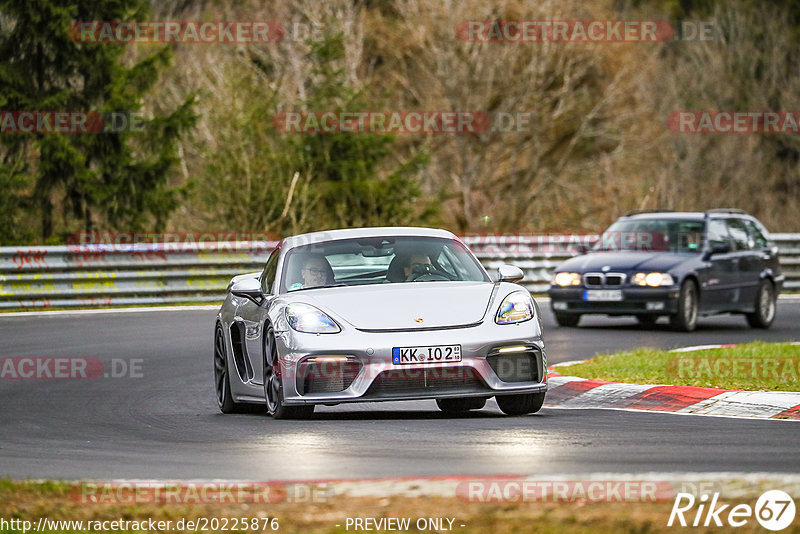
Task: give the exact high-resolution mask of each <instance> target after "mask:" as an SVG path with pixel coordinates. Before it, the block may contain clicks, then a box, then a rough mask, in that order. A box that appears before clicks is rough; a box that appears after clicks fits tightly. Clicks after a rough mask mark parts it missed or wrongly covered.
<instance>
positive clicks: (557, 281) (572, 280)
mask: <svg viewBox="0 0 800 534" xmlns="http://www.w3.org/2000/svg"><path fill="white" fill-rule="evenodd" d="M550 283H551V284H552V285H554V286H560V287H567V286H579V285H581V275H580V274H579V273H556V274H555V276H553V279H552V280H551V281H550Z"/></svg>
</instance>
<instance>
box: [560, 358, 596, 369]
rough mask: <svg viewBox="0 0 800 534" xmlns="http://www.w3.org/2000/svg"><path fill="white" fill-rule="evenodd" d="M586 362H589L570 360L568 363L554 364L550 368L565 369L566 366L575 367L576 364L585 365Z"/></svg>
mask: <svg viewBox="0 0 800 534" xmlns="http://www.w3.org/2000/svg"><path fill="white" fill-rule="evenodd" d="M589 359H591V358H589ZM588 361H589V360H570V361H568V362H561V363H554V364H553V365H551V366H550V367H565V366H567V365H575V364H578V363H586V362H588Z"/></svg>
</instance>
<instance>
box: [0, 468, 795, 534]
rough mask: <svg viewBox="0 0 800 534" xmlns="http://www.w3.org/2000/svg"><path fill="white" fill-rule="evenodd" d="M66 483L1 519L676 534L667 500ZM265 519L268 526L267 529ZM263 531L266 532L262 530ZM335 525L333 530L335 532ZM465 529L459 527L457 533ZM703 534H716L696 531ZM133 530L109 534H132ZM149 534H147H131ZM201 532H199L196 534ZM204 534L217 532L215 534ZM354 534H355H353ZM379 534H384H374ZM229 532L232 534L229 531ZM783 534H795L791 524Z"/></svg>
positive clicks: (29, 490) (283, 528)
mask: <svg viewBox="0 0 800 534" xmlns="http://www.w3.org/2000/svg"><path fill="white" fill-rule="evenodd" d="M73 488H74V486H72V484H71V483H64V482H24V481H23V482H15V481H8V480H0V518H2V519H3V520H5V521H9V520H11V519H19V520H27V521H31V522H32V523H33V525H34V527H33V528H34V529H35V525H36V524H37V522H38V520H39V518H40V517H46V518H47V519H48V520H49V521H54V520H68V521H83V522H84V523H83V524H82V528H81V529H76V528H74V527H73V528H65V529H64V530H53V529H49V530H47V531H49V532H81V533H83V534H86V533H87V532H98V531H99V530H97V529H93V528H92V525H91V524H87V522H89V521H92V522H95V521H115V520H120V519H124V520H128V521H143V520H144V521H146V520H150V519H152V520H154V521H161V520H164V521H167V520H169V521H172V525H176V523H177V522H178V521H180V520H181V519H183V520H184V524H185V521H187V520H198V519H200V518H205V520H206V521H209V524H212V523H211V522H210V520H211V519H212V518H217V519H219V520H225V519H227V520H228V521H231V520H232V519H233V518H242V519H244V518H249V519H252V518H259V519H260V520H261V521H260V522H259V523H258V524H259V526H258V527H257V528H256V529H237V530H236V532H241V533H245V532H251V533H252V532H272V531H273V529H272V528H271V527H270V525H271V523H270V522H269V520H270V519H272V518H276V519H277V522H278V523H277V524H278V526H279V528H278V529H277V530H275V531H277V532H288V533H304V534H314V533H321V534H339V533H345V532H348V531H349V532H353V531H354V530H355V529H354V528H353V527H352V526H351V527H350V529H349V530H348V529H347V528H346V520H347V518H348V517H350V518H364V517H371V518H410V520H411V522H412V525H413V524H414V523H416V521H417V520H418V519H419V518H445V517H446V518H452V519H454V521H453V523H452V532H458V533H461V534H479V533H480V534H485V533H488V532H491V533H493V534H511V533H522V532H543V533H549V532H552V533H567V534H569V533H612V532H613V533H619V532H621V533H627V532H630V533H634V532H636V533H641V532H648V533H650V532H652V533H659V532H674V531H675V528H676V527H674V526H673V527H667V526H666V524H667V521H668V518H669V516H670V510H671V508H672V504H673V503H672V499H668V500H665V501H658V502H603V503H585V502H526V503H519V502H503V503H474V502H465V501H464V500H462V499H457V498H454V497H433V496H427V497H405V496H393V497H351V496H346V495H344V496H336V497H332V498H330V499H329V500H327V502H280V503H276V504H269V505H267V504H235V505H233V504H205V505H176V504H169V505H165V504H144V505H132V504H125V505H117V504H103V505H98V504H81V503H80V502H76V498H75V495H74V491H73ZM737 502H742V503H747V504H749V505H750V506H753V505H754V503H755V498H752V497H751V498H744V499H741V500H738V501H737ZM265 519H266V521H265ZM261 525H267V527H266V528H262V526H261ZM337 525H339V526H337ZM462 525H463V526H462ZM446 530H449V529H443V530H439V529H417V528H415V527H414V526H412V527H411V528H409V529H408V530H407V532H432V531H440V532H443V531H446ZM695 530H699V531H702V532H706V531H715V532H716V531H719V530H720V529H702V528H701V529H695ZM736 530H737V532H755V531H759V532H763V529H761V527H760V526H759V525H758V523H757V522H756V521H754V520H752V519H751V520H750V521H749V522H748V524H747V525H746V526H745V527H743V528H738V529H736ZM17 531H20V530H19V529H8V528H6V529H2V528H0V532H17ZM131 531H132V530H115V532H131ZM133 531H135V532H148V530H146V529H144V530H133ZM192 531H193V530H190V529H185V528H184V529H176V528H174V527H173V528H170V529H168V530H164V532H192ZM199 531H203V529H200V530H199ZM207 531H214V532H219V531H221V529H219V528H217V529H209V530H207ZM357 531H361V529H358V530H357ZM380 531H381V532H385V530H380ZM228 532H231V530H228ZM784 532H786V533H790V532H800V526H797V525H796V524H795V525H794V526H793V527H790V528H788V529H786V530H785V531H784Z"/></svg>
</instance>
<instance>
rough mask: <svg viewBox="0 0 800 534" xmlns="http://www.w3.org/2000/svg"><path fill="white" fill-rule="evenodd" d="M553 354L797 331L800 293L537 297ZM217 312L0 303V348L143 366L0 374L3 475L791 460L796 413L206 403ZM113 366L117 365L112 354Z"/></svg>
mask: <svg viewBox="0 0 800 534" xmlns="http://www.w3.org/2000/svg"><path fill="white" fill-rule="evenodd" d="M542 308H543V312H544V315H545V329H546V330H545V332H546V341H547V343H548V356H549V360H550V363H554V362H559V361H566V360H575V359H583V358H586V357H590V356H592V355H594V354H596V353H598V352H604V351H612V350H617V349H627V348H634V347H638V346H642V345H648V346H655V347H664V348H671V347H679V346H686V345H698V344H707V343H737V342H745V341H749V340H754V339H763V340H769V341H780V340H798V339H800V329H798V326H797V325H800V301H798V300H789V301H781V302H780V303H779V306H778V317H777V320H776V323H775V324H774V325H773V328H772V329H770V330H768V331H759V330H752V329H749V328H747V327H746V323H745V321H744V319H743V318H741V317H717V318H710V319H703V320H701V322H700V325H699V327H698V330H697V331H696V332H694V333H691V334H683V333H677V332H672V331H670V330H669V328H668V326H667V325H666V323H664V324H661V323H659V325H658V326H657V327H656V328H654V329H651V330H647V329H644V328H642V327H639V326H638V325H636V323H635V321H633V320H632V319H606V318H585V319H584V321H583V322H582V326H581V327H580V328H559V327H557V326H556V325H555V324H554V322H553V320H552V317H551V315H550V312H549V309H548V306H547V305H546V304H545V305H543V306H542ZM213 319H214V312H213V311H209V310H199V311H156V312H141V313H103V314H91V315H74V314H71V315H56V316H31V317H8V316H7V317H3V316H0V358H5V357H21V356H27V357H36V356H73V357H75V356H83V357H87V356H88V357H94V358H98V359H100V360H102V361H103V362H104V364H105V369H106V371H108V370H109V368H110V367H111V360H112V359H115V358H116V359H121V361H125V362H127V363H128V364H130V363H131V362H132V361H134V360H137V359H139V360H141V361H140V362H138V363H136V365H140V367H141V369H140V373H141V376H138V373H139V371H138V370H137V372H136V374H137V376H127V377H119V378H110V377H109V378H97V379H93V380H9V379H2V380H0V477H12V478H66V479H78V478H80V479H87V478H93V479H117V478H128V479H129V478H136V479H209V478H216V479H237V480H238V479H241V480H262V481H263V480H308V479H321V478H325V479H330V478H334V479H335V478H362V477H365V478H372V477H398V476H422V475H478V474H482V475H491V474H537V475H546V474H555V473H558V474H579V473H603V472H614V473H646V472H673V473H686V472H698V473H699V472H785V473H789V472H796V471H797V465H800V447H798V446H797V444H798V442H800V423H797V422H792V421H757V420H746V419H733V418H718V417H698V416H683V415H672V414H658V413H638V412H625V411H614V410H567V409H555V408H544V409H543V410H542V411H541V412H540V413H539V414H536V415H531V416H527V417H506V416H503V415H501V413H500V411H499V410H498V409H497V406H496V405H495V404H494V402H493V401H491V402H490V403H489V404H488V405H487V407H486V408H484V409H483V410H481V411H479V412H476V413H474V414H471V415H469V416H467V417H463V418H446V417H443V416H442V415H441V414H440V413H439V412H438V411H437V409H436V406H435V403H434V402H433V401H424V402H423V401H420V402H410V403H381V404H368V405H341V406H335V407H322V408H318V412H317V415H315V417H314V419H313V420H311V421H305V422H301V421H273V420H271V419H270V418H268V417H266V416H264V415H261V414H249V415H236V416H225V415H222V414H220V413H219V412H218V410H217V408H216V404H215V400H214V392H213V384H212V378H211V342H212V326H213ZM116 370H117V371H120V368H119V367H118V368H117V369H116Z"/></svg>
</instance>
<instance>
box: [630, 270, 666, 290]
mask: <svg viewBox="0 0 800 534" xmlns="http://www.w3.org/2000/svg"><path fill="white" fill-rule="evenodd" d="M631 283H632V284H633V285H635V286H643V287H644V286H649V287H659V286H671V285H674V284H675V281H674V280H673V279H672V276H670V275H669V273H636V274H635V275H633V278H632V279H631Z"/></svg>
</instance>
